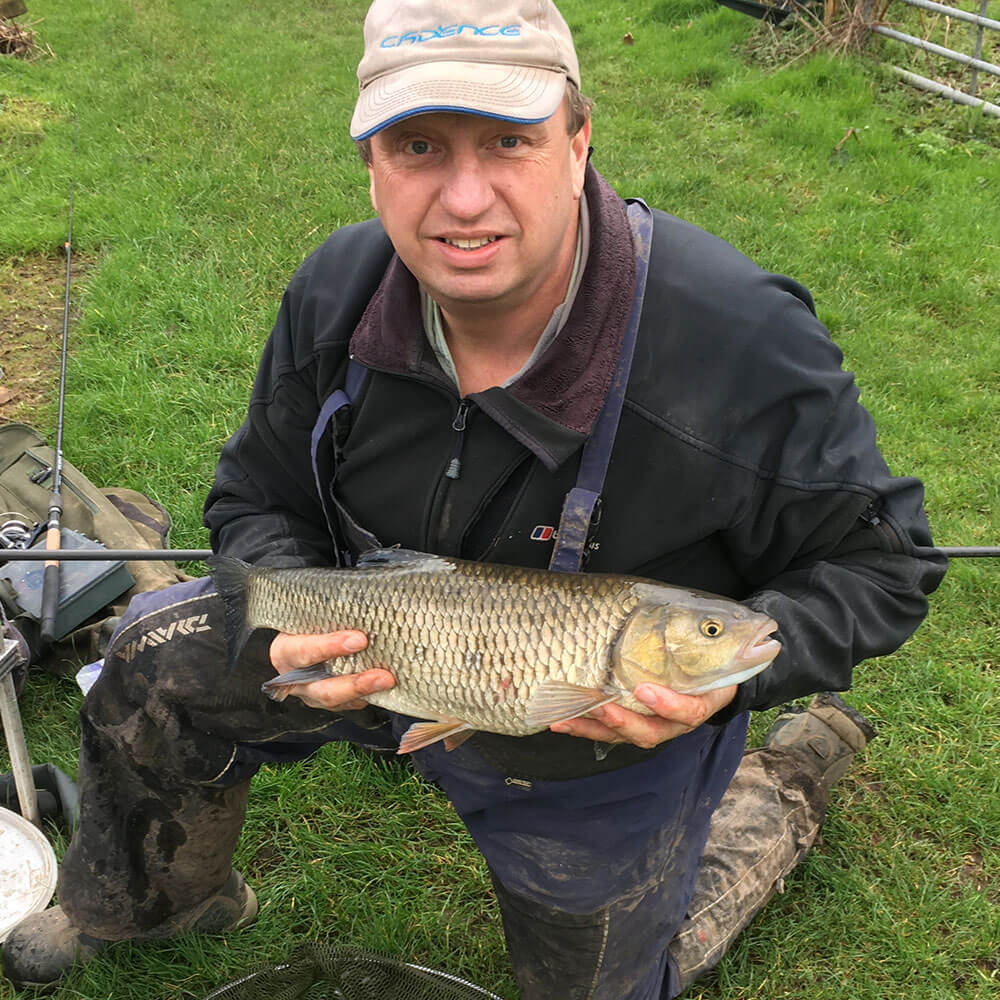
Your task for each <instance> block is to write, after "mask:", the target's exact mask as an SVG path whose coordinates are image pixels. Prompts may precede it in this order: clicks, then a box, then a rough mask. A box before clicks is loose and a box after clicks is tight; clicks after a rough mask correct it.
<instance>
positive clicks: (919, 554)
mask: <svg viewBox="0 0 1000 1000" xmlns="http://www.w3.org/2000/svg"><path fill="white" fill-rule="evenodd" d="M772 277H773V276H772ZM777 280H778V281H779V283H782V282H783V283H784V287H783V288H782V290H781V292H782V294H779V295H778V296H776V297H772V303H774V305H773V306H772V308H771V309H770V310H769V311H768V314H767V315H766V316H765V318H764V320H763V321H762V323H761V325H760V328H759V331H758V336H757V337H756V338H755V339H756V341H757V344H758V348H759V347H760V345H763V344H768V343H770V345H771V349H770V350H764V351H761V350H757V351H755V352H754V355H755V356H754V358H748V359H747V361H746V364H745V365H744V366H743V373H744V376H745V377H747V378H751V379H753V378H765V377H766V378H767V379H768V380H769V384H770V385H771V386H773V387H774V388H773V389H772V390H771V396H770V398H769V401H768V405H767V406H766V407H765V408H764V409H763V410H762V411H761V418H760V420H761V423H760V425H759V426H756V427H754V421H749V423H748V424H746V425H745V426H747V427H748V428H749V433H753V434H756V435H757V436H758V439H760V435H761V432H762V431H763V433H764V439H765V440H766V441H767V444H766V445H759V446H758V447H759V449H760V450H759V451H758V453H757V454H758V461H757V463H756V475H755V485H754V489H753V493H752V496H751V497H750V499H749V500H748V502H747V503H746V505H745V507H744V510H743V511H742V516H740V517H739V518H738V520H737V521H736V523H734V524H733V525H732V526H731V528H730V529H729V531H728V533H727V543H728V545H729V549H730V552H731V553H732V554H733V558H734V560H735V562H736V563H737V565H738V567H739V569H740V571H741V573H742V574H743V575H744V578H745V579H746V580H748V581H749V583H750V586H751V588H752V593H751V594H750V595H749V597H748V598H747V599H746V603H747V604H749V605H750V606H751V607H753V608H755V609H757V610H759V611H764V612H766V613H767V614H769V615H770V616H771V617H773V618H774V619H775V621H776V622H777V623H778V633H777V637H778V638H779V639H780V640H781V643H782V651H781V653H780V654H779V655H778V657H777V658H776V659H775V661H774V662H773V664H772V665H771V667H770V668H768V669H767V670H765V671H763V672H762V673H760V674H758V675H756V676H755V677H753V678H751V679H750V680H748V681H746V682H744V683H743V684H742V685H741V686H740V689H739V691H738V694H737V697H736V700H735V701H734V703H732V704H731V705H730V706H729V707H728V709H727V710H726V712H725V715H726V717H731V716H732V715H734V714H736V712H738V711H741V710H743V709H766V708H771V707H774V706H776V705H780V704H782V703H783V702H786V701H789V700H791V699H794V698H798V697H802V696H804V695H808V694H812V693H814V692H818V691H844V690H847V689H848V688H849V687H850V686H851V678H852V672H853V669H854V667H855V665H857V664H858V663H860V662H861V661H862V660H865V659H868V658H870V657H875V656H881V655H884V654H887V653H891V652H893V651H894V650H896V649H897V648H898V647H899V646H901V645H902V644H903V643H904V642H905V641H906V639H907V638H909V636H910V635H912V633H913V632H914V631H915V630H916V628H917V626H918V625H919V624H920V622H921V621H922V620H923V618H924V616H925V615H926V614H927V595H928V594H929V593H931V592H932V591H933V590H934V589H935V588H936V587H937V585H938V584H939V583H940V581H941V579H942V577H943V576H944V573H945V571H946V569H947V560H946V559H945V558H944V556H942V555H941V554H940V553H939V552H938V551H937V550H936V549H934V548H933V542H932V540H931V535H930V530H929V528H928V524H927V519H926V516H925V513H924V508H923V487H922V485H921V484H920V482H919V481H918V480H916V479H913V478H909V477H896V476H893V475H892V474H891V473H890V471H889V468H888V466H887V464H886V462H885V460H884V459H883V457H882V455H881V454H880V452H879V450H878V448H877V445H876V435H875V427H874V423H873V421H872V419H871V417H870V415H869V414H868V412H867V410H865V408H864V407H863V406H862V405H861V403H860V401H859V394H858V390H857V387H856V385H855V382H854V379H853V376H852V375H851V373H849V372H845V371H844V370H843V368H842V366H841V362H842V355H841V352H840V350H839V349H838V348H837V346H836V345H835V344H834V343H833V341H832V340H831V339H830V337H829V334H828V333H827V331H826V329H825V328H824V327H823V326H822V324H821V323H820V322H819V321H818V320H817V319H816V317H815V314H814V313H813V310H812V300H811V298H810V297H809V295H808V292H806V291H805V290H804V289H802V288H801V286H798V285H796V284H795V283H794V282H791V281H790V280H788V279H777ZM789 292H791V294H788V293H789ZM755 365H760V366H761V368H760V370H758V371H755V370H754V366H755ZM765 368H766V372H765V370H764V369H765ZM713 721H722V720H721V719H720V720H713Z"/></svg>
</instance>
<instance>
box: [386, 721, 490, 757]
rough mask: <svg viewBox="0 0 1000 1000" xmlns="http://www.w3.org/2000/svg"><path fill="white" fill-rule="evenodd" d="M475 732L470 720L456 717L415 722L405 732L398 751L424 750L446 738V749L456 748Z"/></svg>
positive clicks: (398, 752) (399, 752)
mask: <svg viewBox="0 0 1000 1000" xmlns="http://www.w3.org/2000/svg"><path fill="white" fill-rule="evenodd" d="M474 732H475V730H474V729H473V728H472V726H470V725H469V723H468V722H459V721H458V720H456V719H448V720H447V721H444V722H414V723H413V725H412V726H410V728H409V729H407V730H406V732H405V733H403V738H402V739H401V740H400V741H399V749H398V750H397V751H396V753H397V754H401V753H413V751H414V750H422V749H423V748H424V747H429V746H430V745H431V744H432V743H438V742H439V741H440V740H444V748H445V750H454V749H455V748H456V747H460V746H461V745H462V744H463V743H464V742H465V741H466V740H467V739H468V738H469V737H470V736H471V735H472V734H473V733H474Z"/></svg>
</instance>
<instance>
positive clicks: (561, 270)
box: [369, 103, 590, 315]
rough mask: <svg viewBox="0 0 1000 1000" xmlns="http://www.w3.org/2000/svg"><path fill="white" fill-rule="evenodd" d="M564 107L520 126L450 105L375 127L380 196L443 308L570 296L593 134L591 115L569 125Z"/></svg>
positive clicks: (398, 242) (396, 240)
mask: <svg viewBox="0 0 1000 1000" xmlns="http://www.w3.org/2000/svg"><path fill="white" fill-rule="evenodd" d="M566 114H567V111H566V106H565V103H563V105H561V106H560V108H559V110H558V111H557V112H556V113H555V114H554V115H553V116H552V117H551V118H549V119H548V120H547V121H544V122H541V123H539V124H535V125H517V124H513V123H511V122H501V121H496V120H493V119H489V118H483V117H481V116H478V115H468V114H454V113H450V112H442V113H435V114H427V115H418V116H417V117H414V118H410V119H407V120H405V121H402V122H399V123H397V124H396V125H393V126H391V127H390V128H387V129H385V130H383V131H382V132H378V133H376V134H375V135H374V136H372V141H371V153H372V163H371V166H370V167H369V174H370V176H371V199H372V204H373V205H374V206H375V210H376V211H377V212H378V213H379V216H380V217H381V220H382V225H383V227H384V228H385V231H386V232H387V233H388V235H389V239H391V240H392V243H393V245H394V246H395V248H396V252H397V253H398V254H399V256H400V258H401V259H402V261H403V263H404V264H406V266H407V267H408V268H409V269H410V271H411V272H412V273H413V274H414V275H415V276H416V278H417V280H418V281H419V282H420V283H421V284H422V285H423V286H424V288H425V289H426V291H427V292H428V293H429V294H430V295H431V297H432V298H433V299H434V300H435V301H436V302H437V303H438V304H439V305H440V306H441V307H442V309H443V310H444V311H445V312H446V313H449V312H451V313H457V312H459V311H464V312H467V311H468V309H469V308H470V307H471V308H478V307H480V306H482V308H484V309H489V310H492V311H494V312H496V313H497V314H498V315H500V314H502V313H503V312H505V311H506V310H508V309H511V308H517V307H518V306H520V305H522V304H524V303H525V302H527V301H528V300H529V299H532V298H533V297H534V296H538V295H541V296H543V299H544V300H545V301H548V299H550V298H551V299H552V303H551V307H550V308H555V306H557V305H558V304H559V302H561V301H562V297H563V295H564V294H565V291H566V286H567V283H568V279H569V276H570V272H571V271H572V263H573V255H574V253H575V250H576V221H577V217H578V200H579V197H580V194H581V192H582V191H583V178H584V171H585V168H586V163H587V148H588V144H589V142H590V125H589V123H588V124H587V125H586V126H585V127H584V128H582V129H581V130H580V131H579V132H578V133H577V134H576V135H575V136H570V135H568V134H567V131H566Z"/></svg>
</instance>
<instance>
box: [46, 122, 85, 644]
mask: <svg viewBox="0 0 1000 1000" xmlns="http://www.w3.org/2000/svg"><path fill="white" fill-rule="evenodd" d="M73 152H74V154H75V153H76V136H75V135H74V137H73ZM75 187H76V182H75V180H74V181H71V182H70V188H69V228H68V230H67V233H66V244H65V246H66V297H65V300H64V302H63V328H62V353H61V356H60V359H59V415H58V417H57V418H56V461H55V466H54V467H53V472H52V494H51V496H50V497H49V521H48V527H47V530H46V533H45V551H46V552H47V553H49V554H50V557H49V558H48V559H47V560H46V562H45V570H44V576H43V577H42V619H41V639H42V642H43V644H44V645H46V646H48V645H49V644H50V643H51V642H52V640H53V639H54V638H55V631H56V614H57V613H58V611H59V563H60V561H61V560H59V559H58V558H55V557H54V556H52V555H51V553H55V552H58V551H59V549H60V546H61V542H62V530H61V526H60V518H61V517H62V510H63V507H62V466H63V447H62V442H63V416H64V412H65V407H66V348H67V344H68V341H69V277H70V262H71V261H72V258H73V196H74V193H75Z"/></svg>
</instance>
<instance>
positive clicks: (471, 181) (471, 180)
mask: <svg viewBox="0 0 1000 1000" xmlns="http://www.w3.org/2000/svg"><path fill="white" fill-rule="evenodd" d="M495 199H496V193H495V192H494V190H493V184H492V182H491V180H490V177H489V173H488V171H487V170H486V169H485V167H484V164H483V163H482V162H481V160H480V158H479V156H478V155H476V153H475V152H473V151H468V152H461V153H457V154H455V155H453V156H452V157H451V158H450V161H449V163H448V167H447V171H446V173H445V176H444V178H443V180H442V183H441V192H440V200H441V205H442V206H443V207H444V208H445V209H446V210H447V211H448V212H449V213H450V214H451V215H453V216H455V217H456V218H459V219H475V218H478V217H479V216H480V215H482V214H483V213H484V212H485V211H486V210H487V209H488V208H489V207H490V206H491V205H492V204H493V202H494V200H495Z"/></svg>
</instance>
